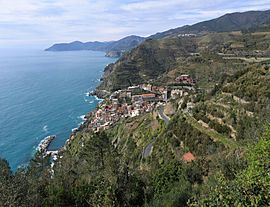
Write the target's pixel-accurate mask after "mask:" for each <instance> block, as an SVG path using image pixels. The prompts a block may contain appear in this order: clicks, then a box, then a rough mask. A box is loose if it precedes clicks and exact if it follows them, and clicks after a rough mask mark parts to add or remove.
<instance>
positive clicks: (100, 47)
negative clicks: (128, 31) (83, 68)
mask: <svg viewBox="0 0 270 207" xmlns="http://www.w3.org/2000/svg"><path fill="white" fill-rule="evenodd" d="M144 40H145V38H144V37H139V36H135V35H131V36H128V37H125V38H122V39H120V40H117V41H110V42H98V41H95V42H85V43H83V42H80V41H75V42H71V43H59V44H54V45H53V46H51V47H50V48H48V49H46V51H78V50H93V51H104V52H106V53H107V55H108V56H119V55H121V54H122V53H124V52H126V51H129V50H131V49H132V48H134V47H137V46H138V45H139V44H141V43H142V42H143V41H144Z"/></svg>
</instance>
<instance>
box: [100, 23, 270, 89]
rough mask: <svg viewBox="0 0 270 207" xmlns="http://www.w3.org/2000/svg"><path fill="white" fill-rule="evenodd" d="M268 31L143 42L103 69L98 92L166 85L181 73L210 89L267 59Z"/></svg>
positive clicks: (212, 34) (209, 34) (210, 34)
mask: <svg viewBox="0 0 270 207" xmlns="http://www.w3.org/2000/svg"><path fill="white" fill-rule="evenodd" d="M269 32H270V30H269V27H264V29H262V28H260V30H259V32H255V31H252V32H247V33H242V32H226V33H208V34H204V35H200V36H197V37H181V36H180V37H178V36H176V37H167V38H164V39H160V40H147V41H146V42H145V43H143V44H142V45H140V46H139V47H137V48H135V49H133V50H132V51H131V52H130V53H128V54H126V55H125V56H123V57H122V58H121V59H120V60H119V61H117V62H116V63H115V64H111V65H109V66H108V67H107V68H105V73H104V77H103V82H102V83H101V85H100V86H99V89H105V90H108V91H114V90H116V89H119V88H126V87H127V86H130V85H134V84H139V83H145V82H155V83H159V84H167V83H168V82H170V81H173V80H174V79H175V78H176V77H177V76H178V75H179V74H182V73H187V74H190V75H192V76H193V77H194V78H196V79H197V80H198V85H199V86H200V87H205V88H206V89H209V88H212V87H213V86H214V85H215V83H216V82H217V81H219V80H222V79H223V78H224V77H225V76H227V75H232V74H234V73H235V72H236V71H237V70H240V69H241V68H242V67H243V66H245V65H248V64H250V63H253V62H263V61H267V60H269V53H270V52H269V51H270V49H269V48H270V36H269Z"/></svg>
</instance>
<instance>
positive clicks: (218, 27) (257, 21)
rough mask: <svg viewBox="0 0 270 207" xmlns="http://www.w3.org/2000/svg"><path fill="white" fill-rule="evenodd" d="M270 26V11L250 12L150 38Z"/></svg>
mask: <svg viewBox="0 0 270 207" xmlns="http://www.w3.org/2000/svg"><path fill="white" fill-rule="evenodd" d="M265 24H270V10H266V11H248V12H242V13H240V12H236V13H231V14H225V15H223V16H221V17H219V18H216V19H212V20H208V21H204V22H199V23H196V24H194V25H191V26H190V25H186V26H183V27H178V28H175V29H171V30H168V31H165V32H161V33H157V34H155V35H152V36H150V37H149V38H153V39H160V38H164V37H166V36H172V35H178V34H185V33H195V34H197V33H200V32H229V31H239V30H246V29H249V28H253V27H259V26H263V25H265Z"/></svg>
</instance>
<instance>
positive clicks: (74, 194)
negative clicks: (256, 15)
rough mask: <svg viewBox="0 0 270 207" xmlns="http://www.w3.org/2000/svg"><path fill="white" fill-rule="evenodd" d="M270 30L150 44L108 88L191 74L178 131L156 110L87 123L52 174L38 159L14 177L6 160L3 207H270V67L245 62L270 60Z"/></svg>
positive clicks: (127, 58) (119, 67) (177, 103)
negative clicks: (107, 123) (106, 123)
mask: <svg viewBox="0 0 270 207" xmlns="http://www.w3.org/2000/svg"><path fill="white" fill-rule="evenodd" d="M268 31H269V28H268V27H265V28H264V29H262V28H260V30H259V31H257V32H256V30H255V31H252V33H250V31H245V32H244V31H243V32H226V33H208V34H204V35H201V36H197V37H188V38H187V37H185V38H181V37H178V36H170V37H168V38H164V39H160V40H156V39H149V40H147V41H145V43H143V44H142V45H141V46H139V47H137V48H135V49H133V50H132V51H131V52H130V53H128V54H126V55H124V56H123V57H122V58H121V59H120V60H119V61H118V62H117V63H116V64H111V65H109V66H108V67H107V68H106V70H105V75H104V82H103V84H102V85H101V86H100V88H101V89H106V90H116V89H119V88H123V87H126V86H129V85H133V84H138V83H146V82H150V83H151V82H152V83H158V85H170V83H173V82H174V81H175V78H176V77H177V76H178V75H181V74H183V73H187V74H189V75H191V76H192V77H193V78H195V79H196V80H197V85H196V92H195V91H194V92H191V93H189V95H187V96H185V97H179V98H176V99H175V100H173V101H171V102H170V105H171V108H173V110H172V111H174V112H173V113H171V117H170V121H169V123H168V124H165V123H164V121H163V120H161V119H159V116H158V114H157V112H156V111H153V112H152V113H148V114H142V115H140V116H138V117H133V118H127V119H121V120H120V121H119V122H118V123H116V124H114V125H113V126H111V127H110V128H109V129H108V130H105V131H102V132H99V133H94V132H92V131H91V130H89V129H88V127H87V123H85V124H84V125H83V126H82V127H81V128H80V130H79V131H78V132H76V134H74V136H73V138H72V141H71V142H70V143H69V144H68V145H66V146H65V149H64V150H62V151H61V152H60V154H59V156H58V160H57V161H56V162H55V163H54V164H55V165H54V167H53V168H51V166H50V160H49V158H48V157H45V158H43V157H42V156H41V155H39V154H37V155H36V156H35V158H34V159H33V160H32V161H31V162H30V164H29V166H28V167H27V168H26V169H19V170H18V171H17V172H16V173H15V174H12V172H11V171H10V168H9V166H8V163H7V162H6V161H5V160H0V194H1V197H0V206H22V207H24V206H63V207H64V206H65V207H66V206H104V207H106V206H108V207H109V206H134V207H135V206H145V207H150V206H160V207H161V206H172V207H177V206H181V207H182V206H269V205H270V203H269V200H270V198H269V195H270V179H269V177H270V176H269V173H270V170H269V169H270V166H269V162H270V159H269V154H270V142H269V140H270V127H268V128H267V129H265V130H264V128H263V126H264V125H266V124H269V123H270V113H269V109H270V100H269V99H270V88H269V86H270V85H269V81H270V70H269V68H270V62H269V61H267V60H266V61H262V62H261V61H258V62H256V63H253V61H246V60H243V59H242V57H244V58H247V59H250V58H255V59H256V58H261V57H265V56H267V54H269V45H270V39H269V34H268V33H267V32H268ZM258 32H259V33H258ZM194 53H196V54H194ZM232 56H237V57H241V58H240V59H239V58H231V59H230V60H229V59H227V57H232ZM140 92H141V91H137V93H140ZM188 106H192V107H190V108H189V109H188ZM193 106H194V107H193ZM263 131H264V133H263ZM146 148H151V149H150V150H149V152H148V153H146V154H145V153H144V151H145V149H146ZM186 155H192V159H190V160H189V159H185V156H186Z"/></svg>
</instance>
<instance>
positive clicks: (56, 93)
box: [0, 50, 116, 170]
mask: <svg viewBox="0 0 270 207" xmlns="http://www.w3.org/2000/svg"><path fill="white" fill-rule="evenodd" d="M115 60H116V59H112V58H107V57H104V53H102V52H92V51H78V52H45V51H41V50H0V157H1V158H5V159H7V160H8V161H9V163H10V166H11V168H12V169H13V170H15V169H16V168H17V167H18V166H21V165H25V164H27V163H28V162H29V160H30V159H31V157H32V156H33V154H34V153H35V150H36V147H37V146H38V144H39V143H40V141H41V140H42V139H44V137H46V136H48V135H57V138H56V139H55V140H54V142H53V143H52V145H51V147H50V148H52V149H57V148H59V147H61V146H63V144H64V143H65V141H66V140H67V139H68V138H69V135H70V133H71V130H72V129H73V128H76V127H78V126H79V124H80V123H81V122H82V115H84V114H86V113H87V112H89V111H91V110H93V109H94V108H95V107H96V105H97V104H98V102H99V100H97V99H96V98H95V97H87V96H86V93H87V92H88V91H91V90H93V89H94V88H95V87H96V86H97V85H98V82H99V78H100V77H101V75H102V73H103V69H104V67H105V66H106V65H107V64H108V63H111V62H114V61H115Z"/></svg>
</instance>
